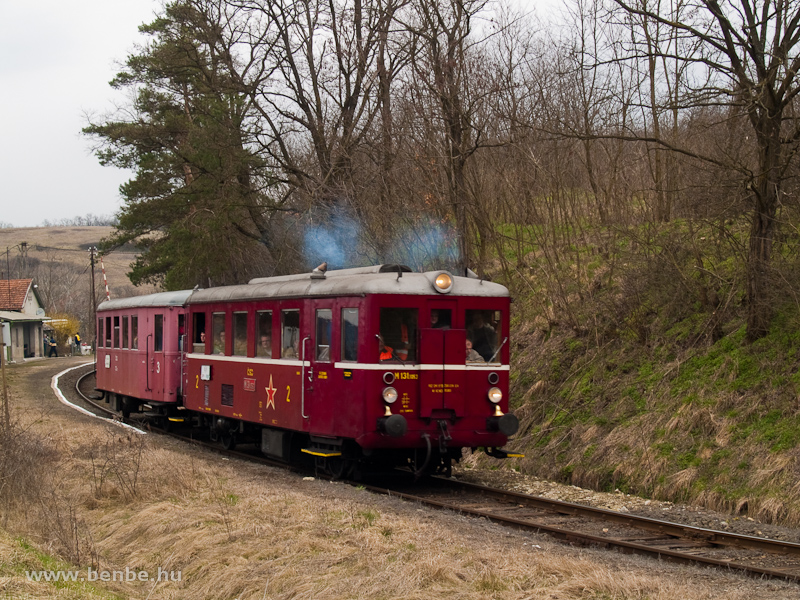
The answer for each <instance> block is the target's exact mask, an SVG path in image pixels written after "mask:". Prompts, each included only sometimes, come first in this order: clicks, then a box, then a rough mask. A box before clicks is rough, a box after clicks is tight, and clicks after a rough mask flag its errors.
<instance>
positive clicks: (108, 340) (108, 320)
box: [106, 317, 111, 348]
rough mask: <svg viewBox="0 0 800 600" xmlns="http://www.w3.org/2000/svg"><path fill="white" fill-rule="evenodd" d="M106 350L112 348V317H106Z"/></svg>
mask: <svg viewBox="0 0 800 600" xmlns="http://www.w3.org/2000/svg"><path fill="white" fill-rule="evenodd" d="M106 348H111V317H106Z"/></svg>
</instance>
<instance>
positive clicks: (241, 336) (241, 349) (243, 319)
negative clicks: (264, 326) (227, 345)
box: [233, 312, 247, 356]
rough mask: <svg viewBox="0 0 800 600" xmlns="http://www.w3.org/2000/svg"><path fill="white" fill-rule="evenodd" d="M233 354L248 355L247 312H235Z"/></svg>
mask: <svg viewBox="0 0 800 600" xmlns="http://www.w3.org/2000/svg"><path fill="white" fill-rule="evenodd" d="M233 355H234V356H247V313H246V312H235V313H233Z"/></svg>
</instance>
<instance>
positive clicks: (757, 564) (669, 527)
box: [75, 371, 800, 581]
mask: <svg viewBox="0 0 800 600" xmlns="http://www.w3.org/2000/svg"><path fill="white" fill-rule="evenodd" d="M93 372H94V371H90V372H88V373H86V374H84V375H83V376H81V377H80V378H79V379H78V382H77V384H76V386H75V387H76V392H77V394H78V395H79V396H80V397H81V398H82V400H83V401H84V402H86V403H87V404H89V405H91V406H92V407H94V409H95V410H99V411H102V412H103V413H105V414H110V415H113V414H114V413H113V411H111V410H109V409H108V408H107V407H104V406H102V405H100V404H98V403H97V402H95V401H94V400H97V398H96V397H95V398H90V397H89V393H88V391H87V388H89V387H90V385H89V383H88V381H89V375H91V374H93ZM81 388H83V389H81ZM91 389H93V388H91ZM169 435H173V436H175V437H179V438H180V439H183V440H186V441H190V442H192V443H193V444H197V445H201V446H206V447H210V448H213V449H214V450H215V451H217V452H219V453H221V454H225V455H227V456H234V457H238V458H243V459H246V460H250V461H256V462H259V463H263V464H269V465H273V466H281V467H284V468H286V467H287V465H286V464H284V463H280V462H276V461H272V460H269V459H266V458H263V457H261V456H258V455H254V454H246V453H242V452H234V451H229V450H224V449H223V448H221V447H220V446H219V445H214V444H210V443H206V442H204V441H200V440H197V439H195V438H193V437H187V436H185V435H180V434H179V433H170V434H169ZM288 468H293V469H294V467H288ZM295 470H300V469H295ZM398 475H399V477H392V478H391V480H392V483H391V484H387V485H384V486H379V485H364V483H363V482H358V483H357V484H358V485H360V486H363V487H365V488H366V489H368V490H370V491H372V492H375V493H381V494H387V495H390V496H395V497H398V498H403V499H405V500H409V501H413V502H419V503H421V504H425V505H427V506H431V507H435V508H440V509H447V510H453V511H457V512H460V513H463V514H468V515H472V516H475V517H483V518H486V519H488V520H491V521H493V522H495V523H500V524H503V525H507V526H512V527H515V528H518V529H525V530H529V531H532V532H536V533H540V532H541V533H547V534H548V535H551V536H554V537H556V538H558V539H561V540H564V541H567V542H569V543H574V544H582V545H589V546H598V547H605V548H610V549H615V550H618V551H622V552H626V553H637V554H644V555H649V556H655V557H658V558H659V559H663V560H669V561H674V562H681V563H690V564H698V565H712V566H715V567H722V568H725V569H728V570H734V571H739V572H741V573H744V574H747V575H749V576H752V577H775V578H781V579H788V580H791V581H798V580H800V544H797V543H793V542H785V541H780V540H772V539H766V538H758V537H754V536H747V535H741V534H735V533H729V532H723V531H717V530H712V529H703V528H699V527H692V526H688V525H682V524H680V523H673V522H670V521H661V520H657V519H652V518H649V517H642V516H637V515H633V514H629V513H620V512H616V511H611V510H607V509H601V508H594V507H591V506H584V505H580V504H573V503H569V502H562V501H558V500H551V499H548V498H542V497H539V496H530V495H526V494H520V493H517V492H511V491H505V490H501V489H495V488H489V487H484V486H480V485H476V484H471V483H465V482H461V481H456V480H453V479H440V478H431V479H429V480H426V482H425V483H422V484H420V483H417V484H412V483H411V481H412V479H413V477H412V475H411V474H410V473H407V472H402V473H399V474H398ZM398 480H399V481H400V483H397V481H398Z"/></svg>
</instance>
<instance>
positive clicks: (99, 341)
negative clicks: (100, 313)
mask: <svg viewBox="0 0 800 600" xmlns="http://www.w3.org/2000/svg"><path fill="white" fill-rule="evenodd" d="M103 340H105V338H104V337H103V317H100V318H99V319H97V345H98V346H102V345H103Z"/></svg>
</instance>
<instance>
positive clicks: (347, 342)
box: [342, 308, 358, 362]
mask: <svg viewBox="0 0 800 600" xmlns="http://www.w3.org/2000/svg"><path fill="white" fill-rule="evenodd" d="M342 360H343V361H346V362H356V361H357V360H358V309H357V308H343V309H342Z"/></svg>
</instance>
